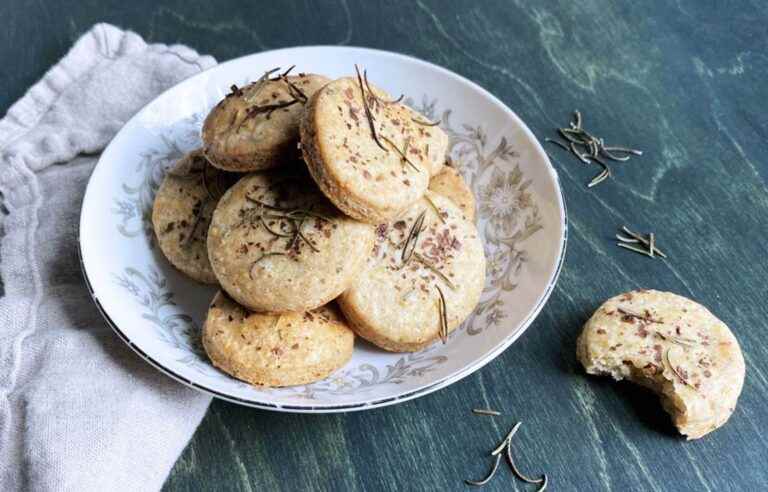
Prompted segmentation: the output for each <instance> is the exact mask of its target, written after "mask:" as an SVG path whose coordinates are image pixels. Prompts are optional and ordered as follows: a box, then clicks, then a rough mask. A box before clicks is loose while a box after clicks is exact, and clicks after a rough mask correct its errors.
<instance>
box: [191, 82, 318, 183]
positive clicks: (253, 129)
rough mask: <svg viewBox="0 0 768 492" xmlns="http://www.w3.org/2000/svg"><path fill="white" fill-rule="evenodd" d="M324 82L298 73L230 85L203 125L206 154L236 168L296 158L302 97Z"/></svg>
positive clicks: (255, 168) (254, 167) (222, 165)
mask: <svg viewBox="0 0 768 492" xmlns="http://www.w3.org/2000/svg"><path fill="white" fill-rule="evenodd" d="M328 81H329V80H328V79H327V78H325V77H323V76H322V75H315V74H299V75H289V76H286V77H285V78H283V79H275V76H273V77H272V78H267V79H264V80H260V81H257V82H254V83H252V84H250V85H247V86H245V87H243V88H237V87H236V86H233V90H232V92H231V93H230V94H228V95H227V97H225V98H224V99H223V100H222V101H221V102H219V104H217V105H216V107H214V108H213V110H211V112H210V114H209V115H208V117H207V118H206V119H205V123H204V124H203V135H202V137H203V144H204V147H203V148H204V149H205V155H206V157H208V160H210V161H211V163H212V164H213V165H214V166H216V167H219V168H221V169H226V170H228V171H237V172H248V171H258V170H262V169H269V168H274V167H277V166H281V165H284V164H291V163H294V162H295V161H296V159H297V157H298V156H299V155H300V154H299V151H298V149H297V148H296V147H297V143H298V140H299V119H300V117H301V114H302V112H303V111H304V104H305V102H306V101H305V99H304V98H305V96H306V97H307V98H308V97H309V96H311V95H312V94H314V93H315V91H317V90H318V89H319V88H320V87H322V86H324V85H325V84H326V83H328Z"/></svg>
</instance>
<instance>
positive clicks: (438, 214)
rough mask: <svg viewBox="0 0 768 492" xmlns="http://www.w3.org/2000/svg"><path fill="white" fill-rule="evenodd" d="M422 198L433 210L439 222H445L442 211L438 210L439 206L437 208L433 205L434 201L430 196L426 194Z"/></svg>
mask: <svg viewBox="0 0 768 492" xmlns="http://www.w3.org/2000/svg"><path fill="white" fill-rule="evenodd" d="M424 198H425V199H426V200H427V203H429V205H430V206H431V207H432V210H434V211H435V214H436V215H437V218H438V219H440V222H442V223H443V224H445V219H444V218H443V213H442V212H441V211H440V209H439V208H437V205H435V202H433V201H432V199H431V198H429V197H428V196H427V195H424Z"/></svg>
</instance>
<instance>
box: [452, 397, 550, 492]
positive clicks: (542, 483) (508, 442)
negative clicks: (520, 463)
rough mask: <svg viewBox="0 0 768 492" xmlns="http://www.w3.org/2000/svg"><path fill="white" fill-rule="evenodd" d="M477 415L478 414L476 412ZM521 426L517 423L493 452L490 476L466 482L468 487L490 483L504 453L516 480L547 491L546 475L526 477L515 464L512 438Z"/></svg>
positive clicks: (520, 423) (547, 481) (541, 490)
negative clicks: (533, 477)
mask: <svg viewBox="0 0 768 492" xmlns="http://www.w3.org/2000/svg"><path fill="white" fill-rule="evenodd" d="M473 411H474V410H473ZM475 413H478V412H477V411H475ZM497 413H498V412H497ZM521 425H522V422H518V423H516V424H515V425H514V426H513V427H512V430H510V431H509V433H508V434H507V436H506V437H505V438H504V439H503V440H502V441H501V443H499V445H498V446H496V448H495V449H494V450H493V451H491V457H493V458H494V462H493V466H492V467H491V470H490V471H489V472H488V475H486V476H485V478H483V479H481V480H465V482H466V483H467V485H473V486H476V487H480V486H483V485H485V484H487V483H488V482H490V481H491V479H492V478H493V477H494V475H496V471H497V470H498V469H499V463H501V456H502V453H504V454H505V455H506V458H507V464H508V465H509V467H510V469H511V470H512V473H513V474H514V475H515V478H517V479H518V480H521V481H523V482H526V483H531V484H537V485H539V489H538V491H537V492H543V491H544V490H546V489H547V485H548V483H549V480H548V479H547V474H546V473H545V474H543V475H542V477H541V478H539V479H532V478H529V477H527V476H526V475H524V474H523V473H522V472H520V470H519V469H518V468H517V465H516V464H515V460H514V457H513V456H512V438H513V437H515V434H516V433H517V430H518V429H519V428H520V426H521Z"/></svg>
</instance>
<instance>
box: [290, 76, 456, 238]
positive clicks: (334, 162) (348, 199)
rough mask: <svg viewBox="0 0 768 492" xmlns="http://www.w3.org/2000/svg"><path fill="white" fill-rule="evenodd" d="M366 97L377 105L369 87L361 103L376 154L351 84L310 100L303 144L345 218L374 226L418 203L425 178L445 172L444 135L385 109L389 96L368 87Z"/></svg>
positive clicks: (405, 112)
mask: <svg viewBox="0 0 768 492" xmlns="http://www.w3.org/2000/svg"><path fill="white" fill-rule="evenodd" d="M363 87H365V85H363ZM371 90H372V91H374V93H375V94H376V95H377V97H378V98H379V99H377V98H376V97H374V96H373V95H372V93H371V92H370V91H368V90H367V88H366V89H365V97H366V100H367V101H368V107H369V108H370V110H371V114H372V116H373V119H374V125H375V128H376V134H377V135H378V139H379V142H380V143H381V147H380V146H379V145H378V144H377V143H376V140H374V138H373V136H372V133H371V129H370V127H369V120H368V118H367V116H366V109H365V106H364V103H363V96H362V93H361V90H360V83H359V82H358V80H357V79H356V78H342V79H338V80H335V81H333V82H331V83H329V84H328V85H326V86H325V87H323V88H322V89H321V90H319V91H317V93H315V95H314V96H313V97H312V98H310V101H309V103H308V105H307V111H306V112H305V113H304V116H303V118H302V121H301V143H302V151H303V153H304V160H305V161H306V163H307V166H308V168H309V170H310V172H311V173H312V176H313V177H314V179H315V181H316V182H317V184H318V186H319V187H320V189H321V190H322V191H323V193H325V194H326V195H327V196H328V198H329V199H330V200H331V201H332V202H333V203H334V204H335V205H336V206H337V207H338V208H340V209H341V210H342V211H344V213H346V214H347V215H350V216H351V217H355V218H357V219H358V220H362V221H366V222H370V223H373V224H378V223H381V222H387V221H389V220H392V219H394V218H395V217H396V216H397V215H398V214H399V213H400V212H402V211H403V210H405V209H406V208H407V207H408V206H410V205H412V204H414V203H416V202H417V201H418V200H419V199H420V198H421V197H422V195H423V194H424V192H425V191H426V189H427V186H428V184H429V178H430V176H431V175H433V174H436V173H437V172H439V171H440V169H442V167H443V163H444V161H445V153H446V150H447V148H448V136H447V135H446V134H445V132H444V131H443V130H441V129H440V128H439V127H437V126H427V125H425V124H419V123H417V122H416V121H420V122H422V123H428V122H429V120H427V119H426V118H425V117H423V116H421V115H419V114H418V113H417V112H416V111H414V110H412V109H410V108H408V107H407V106H405V105H403V104H400V103H390V104H387V103H385V102H382V101H391V96H390V95H388V94H386V93H384V92H383V91H380V90H379V89H377V88H376V87H374V86H373V85H372V84H371ZM414 120H416V121H414ZM382 147H383V148H382ZM401 153H402V154H404V155H406V156H407V158H408V161H410V164H409V163H408V162H406V161H405V160H404V159H403V157H402V155H401Z"/></svg>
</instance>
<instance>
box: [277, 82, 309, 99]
mask: <svg viewBox="0 0 768 492" xmlns="http://www.w3.org/2000/svg"><path fill="white" fill-rule="evenodd" d="M280 80H282V81H283V82H285V85H287V86H288V92H289V93H290V94H291V96H293V97H294V98H295V99H300V100H301V103H302V104H304V103H306V102H307V101H308V100H309V98H308V97H307V94H306V93H304V91H303V90H301V89H299V87H298V86H296V84H294V83H293V82H291V81H290V80H288V77H286V76H285V75H280Z"/></svg>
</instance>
